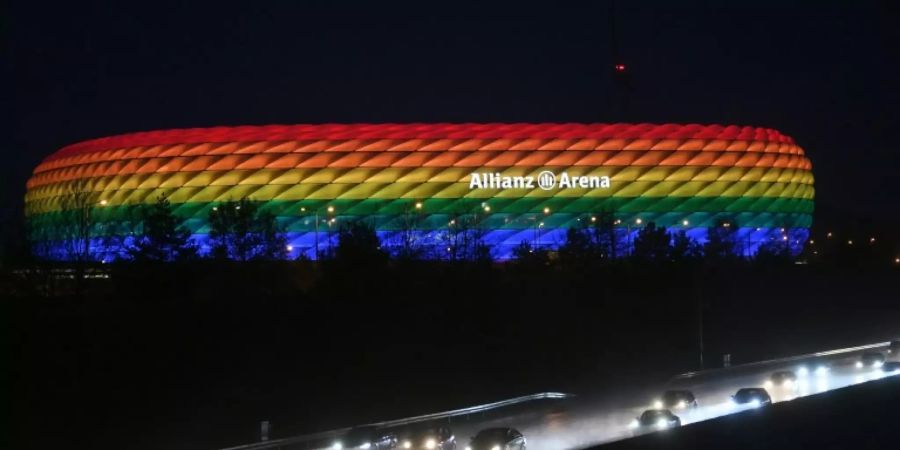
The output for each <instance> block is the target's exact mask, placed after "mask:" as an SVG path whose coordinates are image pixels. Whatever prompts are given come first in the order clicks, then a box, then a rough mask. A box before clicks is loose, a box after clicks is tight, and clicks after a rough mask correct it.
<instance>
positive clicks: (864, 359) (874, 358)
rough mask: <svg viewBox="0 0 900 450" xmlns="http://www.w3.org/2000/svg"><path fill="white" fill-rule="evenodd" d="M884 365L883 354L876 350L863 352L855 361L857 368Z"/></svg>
mask: <svg viewBox="0 0 900 450" xmlns="http://www.w3.org/2000/svg"><path fill="white" fill-rule="evenodd" d="M883 365H884V355H882V354H881V353H878V352H865V353H863V354H862V355H861V356H860V357H859V361H857V362H856V367H857V368H860V369H862V368H876V369H877V368H879V367H881V366H883Z"/></svg>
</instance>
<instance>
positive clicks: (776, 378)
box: [764, 370, 797, 389]
mask: <svg viewBox="0 0 900 450" xmlns="http://www.w3.org/2000/svg"><path fill="white" fill-rule="evenodd" d="M764 385H765V387H766V389H770V388H773V387H777V388H784V389H794V388H796V387H797V374H795V373H794V372H793V371H790V370H779V371H777V372H775V373H773V374H772V375H771V376H770V377H769V379H768V380H766V382H765V383H764Z"/></svg>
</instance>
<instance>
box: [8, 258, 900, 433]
mask: <svg viewBox="0 0 900 450" xmlns="http://www.w3.org/2000/svg"><path fill="white" fill-rule="evenodd" d="M111 270H112V272H111V275H112V278H111V279H110V280H97V281H94V282H92V283H91V284H90V285H88V286H86V294H85V295H83V296H73V295H61V296H52V297H50V298H48V297H47V296H38V295H37V294H35V293H33V292H30V291H29V290H28V289H27V288H28V287H29V286H34V285H35V284H41V283H35V282H31V283H21V282H19V281H15V280H17V278H16V276H12V275H10V276H7V278H6V281H7V284H6V286H5V288H7V289H8V291H9V292H11V293H13V295H10V296H5V297H6V298H5V299H4V301H3V303H2V304H3V309H4V311H3V314H2V317H3V320H4V321H5V323H4V324H3V329H4V330H5V333H6V335H7V336H6V339H4V341H5V342H6V343H7V345H9V348H8V349H7V350H8V357H6V358H5V359H6V363H5V364H3V365H4V366H5V367H8V368H9V369H8V376H10V377H11V379H10V381H9V383H4V384H3V385H4V386H7V387H9V388H10V392H9V394H8V396H9V398H11V399H12V401H11V402H9V405H10V406H11V412H12V413H13V414H11V415H10V417H12V419H13V421H12V425H13V426H12V427H11V429H12V430H13V433H11V434H10V436H11V439H12V440H13V443H12V444H13V445H11V446H10V447H9V448H20V449H31V448H34V449H39V448H40V449H43V448H58V447H60V446H65V447H67V448H92V449H101V448H136V449H143V448H167V449H181V448H185V449H187V448H216V447H222V446H226V445H233V444H238V443H244V442H249V441H253V440H255V438H256V436H255V432H256V430H257V427H258V421H259V420H262V419H268V420H271V421H272V422H273V424H274V427H275V428H274V429H275V435H276V436H284V435H288V434H293V433H298V432H308V431H319V430H323V429H330V428H336V427H341V426H347V425H353V424H358V423H362V422H367V421H375V420H386V419H392V418H399V417H404V416H409V415H414V414H421V413H426V412H434V411H439V410H443V409H450V408H456V407H463V406H470V405H473V404H477V403H484V402H487V401H493V400H498V399H502V398H507V397H511V396H515V395H521V394H528V393H533V392H538V391H548V390H558V391H569V392H585V391H586V390H596V389H604V387H610V386H615V385H616V384H617V383H623V382H629V383H634V382H637V381H640V380H644V381H658V380H663V379H666V378H667V377H669V376H671V375H673V374H676V373H679V372H683V371H687V370H693V369H696V368H697V346H696V342H697V321H696V316H697V314H696V312H697V299H698V298H700V299H702V300H703V301H704V302H705V305H706V307H705V316H706V318H707V322H706V323H707V327H706V336H707V341H706V342H707V361H708V362H709V361H711V362H710V365H713V364H717V363H718V362H719V361H721V354H722V353H725V352H728V353H731V354H732V355H733V356H732V358H733V362H734V363H736V364H737V363H741V362H746V361H750V360H755V359H760V358H771V357H778V356H786V355H791V354H798V353H805V352H809V351H815V350H821V349H828V348H835V347H844V346H848V345H854V344H860V343H867V342H872V341H876V340H881V339H884V338H888V337H891V336H894V335H895V334H897V333H898V328H900V327H898V326H897V325H898V324H900V305H898V304H897V297H896V296H897V294H896V293H897V292H898V289H897V288H898V287H900V277H898V272H897V270H896V269H891V268H884V269H877V270H876V269H867V268H857V269H854V268H846V267H842V268H839V269H838V268H827V267H816V266H796V265H786V266H780V267H768V268H765V267H756V266H748V265H743V266H740V267H730V266H727V265H726V266H714V267H701V268H696V270H695V268H689V267H668V266H667V267H663V268H654V267H643V268H638V267H635V266H630V265H628V264H619V265H615V266H612V267H605V268H603V269H596V268H582V269H572V270H568V271H561V270H545V269H527V268H522V267H519V266H515V265H506V266H489V265H478V264H457V265H448V264H440V263H414V264H410V265H408V266H390V267H357V268H351V269H347V268H341V269H340V270H336V269H334V268H329V267H326V268H325V270H324V271H322V273H319V272H315V271H313V270H312V267H311V266H310V265H308V263H299V262H296V263H269V264H265V263H260V264H245V265H237V264H235V265H230V264H220V263H212V262H201V263H193V264H190V265H185V266H135V265H124V266H113V267H112V269H111ZM535 270H537V272H535ZM10 280H13V281H10ZM146 280H153V282H152V283H147V282H146ZM699 286H702V289H700V288H699ZM67 289H68V288H65V287H62V288H59V287H58V289H57V290H56V292H66V291H67Z"/></svg>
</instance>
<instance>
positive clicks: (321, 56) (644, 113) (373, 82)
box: [0, 0, 900, 220]
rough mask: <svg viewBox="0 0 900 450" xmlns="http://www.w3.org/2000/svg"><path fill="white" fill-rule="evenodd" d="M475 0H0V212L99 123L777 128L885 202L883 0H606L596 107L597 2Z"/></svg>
mask: <svg viewBox="0 0 900 450" xmlns="http://www.w3.org/2000/svg"><path fill="white" fill-rule="evenodd" d="M480 3H483V2H479V3H472V4H463V3H459V2H445V3H442V2H432V1H423V2H417V3H404V4H398V3H391V2H366V3H364V4H363V3H362V2H360V4H355V3H352V2H335V1H322V2H301V1H271V2H268V1H253V2H246V4H243V5H240V6H237V5H229V4H228V3H227V2H210V3H203V2H198V1H188V2H183V3H164V2H123V1H110V2H93V3H87V2H86V3H82V2H60V3H59V4H55V3H43V2H40V1H13V3H12V4H8V5H7V9H6V13H5V14H3V24H2V25H3V32H4V33H5V38H4V39H3V45H4V52H5V56H4V62H3V64H4V71H5V73H4V75H5V76H8V77H9V79H10V81H9V82H7V83H6V84H7V86H10V87H11V88H12V89H11V92H6V93H5V94H4V95H3V97H2V98H0V100H2V99H8V100H3V103H4V104H7V105H10V106H11V108H4V111H3V114H4V117H5V120H4V121H3V122H4V127H5V130H4V133H3V136H4V137H3V139H2V141H0V143H2V147H0V151H2V152H3V161H4V163H3V165H2V169H0V170H2V173H0V175H2V181H0V182H2V186H3V190H4V194H3V199H2V200H3V202H4V210H5V212H4V215H5V216H6V217H7V218H9V217H13V216H16V217H18V215H19V214H21V212H20V210H21V197H22V194H23V193H24V183H25V180H26V179H27V177H28V175H29V173H30V170H31V169H32V168H33V167H34V166H35V165H36V164H37V163H38V161H39V160H40V159H41V158H43V157H44V156H46V155H48V154H49V153H51V152H52V151H54V150H55V149H57V148H59V147H61V146H63V145H65V144H68V143H72V142H75V141H78V140H82V139H88V138H93V137H99V136H104V135H109V134H117V133H124V132H130V131H140V130H150V129H159V128H180V127H196V126H214V125H240V124H270V123H305V122H310V123H321V122H407V121H502V122H513V121H554V122H557V121H578V122H592V121H598V122H611V121H620V120H622V119H627V120H630V121H641V122H682V123H687V122H699V123H721V124H739V125H756V126H764V127H771V128H776V129H778V130H781V131H782V132H784V133H786V134H789V135H791V136H793V137H794V138H795V140H796V141H797V142H798V143H799V144H800V145H801V146H802V147H804V148H805V150H806V151H807V153H808V155H809V157H810V158H811V159H812V161H813V171H814V174H815V175H816V179H817V180H816V183H817V185H816V188H817V207H819V208H821V209H832V210H835V211H838V212H840V213H841V214H851V215H865V216H883V215H885V214H887V215H888V217H890V218H891V219H892V220H897V219H900V217H898V215H900V208H898V204H900V188H898V184H900V176H898V175H900V170H898V167H900V156H898V151H900V149H898V148H897V144H896V142H897V140H898V137H897V135H898V133H896V132H895V131H894V130H895V129H896V128H897V123H898V119H900V117H898V114H897V107H898V105H900V88H898V85H900V82H898V77H900V73H898V69H900V67H898V66H900V63H898V57H900V52H898V42H900V36H898V31H897V29H898V25H897V24H898V23H900V16H898V14H897V12H896V11H895V10H892V9H891V8H890V7H889V6H888V5H889V3H887V2H884V3H867V2H848V3H846V4H829V6H816V5H818V4H819V3H822V2H814V1H809V2H804V3H790V2H768V3H766V2H732V1H728V2H696V1H690V2H674V1H671V2H626V1H621V0H620V1H619V2H618V5H617V8H616V23H617V27H618V30H619V33H618V39H617V40H618V42H619V45H620V52H621V55H622V58H621V59H622V61H623V62H624V63H625V64H627V66H628V71H629V72H630V73H631V76H632V83H633V92H632V93H631V94H630V95H631V96H630V109H629V111H628V114H627V116H622V115H621V114H620V113H619V112H617V111H616V109H615V108H613V105H614V94H615V89H614V83H613V80H612V74H611V73H612V71H611V66H612V64H613V60H612V57H611V47H612V46H611V39H610V36H611V33H610V8H609V4H608V3H607V2H605V1H595V2H572V3H566V4H558V2H549V1H548V2H545V3H544V4H528V3H525V2H510V3H503V4H496V5H493V6H486V5H484V4H480ZM676 5H677V6H676ZM722 5H727V6H722ZM785 5H786V6H785Z"/></svg>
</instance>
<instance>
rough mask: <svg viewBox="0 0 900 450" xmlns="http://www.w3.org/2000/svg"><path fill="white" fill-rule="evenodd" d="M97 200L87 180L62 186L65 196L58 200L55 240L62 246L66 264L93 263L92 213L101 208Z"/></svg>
mask: <svg viewBox="0 0 900 450" xmlns="http://www.w3.org/2000/svg"><path fill="white" fill-rule="evenodd" d="M99 197H100V195H99V194H98V193H97V192H94V191H93V190H92V186H91V183H90V182H89V181H88V180H87V179H83V178H82V179H78V180H75V181H71V182H69V183H68V184H67V185H66V193H65V194H64V195H63V196H62V198H61V199H60V206H61V207H62V213H61V218H60V221H59V222H58V231H59V233H57V236H58V237H59V239H60V240H61V241H62V244H63V246H64V249H65V256H66V259H68V260H70V261H77V262H86V261H90V260H92V259H93V253H92V249H91V236H92V234H93V232H94V228H95V217H94V216H95V212H94V209H95V208H96V207H97V206H99V205H100V204H101V203H100V202H101V200H99Z"/></svg>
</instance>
